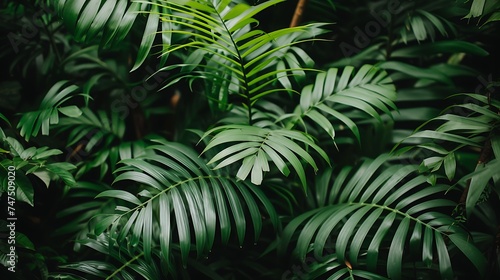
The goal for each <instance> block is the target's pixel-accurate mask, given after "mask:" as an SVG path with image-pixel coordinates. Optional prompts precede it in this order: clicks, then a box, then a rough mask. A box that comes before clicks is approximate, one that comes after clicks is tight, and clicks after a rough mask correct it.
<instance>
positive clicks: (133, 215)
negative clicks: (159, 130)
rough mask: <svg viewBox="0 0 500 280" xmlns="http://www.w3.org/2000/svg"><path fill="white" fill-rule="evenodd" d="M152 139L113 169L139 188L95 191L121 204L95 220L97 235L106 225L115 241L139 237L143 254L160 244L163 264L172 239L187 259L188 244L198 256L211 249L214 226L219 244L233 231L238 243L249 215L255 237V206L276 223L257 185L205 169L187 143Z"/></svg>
mask: <svg viewBox="0 0 500 280" xmlns="http://www.w3.org/2000/svg"><path fill="white" fill-rule="evenodd" d="M155 142H156V143H157V145H152V146H150V147H149V148H148V149H149V152H147V155H146V156H144V157H139V158H134V159H128V160H123V161H122V163H123V164H124V165H125V166H123V167H121V168H119V169H117V171H116V172H117V173H119V175H118V176H117V178H116V180H115V182H122V181H133V182H135V183H138V184H140V185H141V186H143V187H142V188H141V191H140V192H139V193H137V194H135V193H132V192H129V191H126V190H109V191H105V192H103V193H101V194H99V195H98V196H97V197H113V198H116V199H118V201H119V202H121V203H120V204H121V206H119V207H118V208H117V211H116V213H115V214H112V215H109V216H108V218H107V219H102V220H101V221H100V222H99V223H97V224H96V226H95V228H96V231H97V232H96V234H100V233H101V232H102V231H103V230H105V229H106V228H107V227H108V226H110V225H111V228H110V230H109V231H110V233H111V235H112V237H113V238H116V239H117V242H119V243H120V242H125V241H126V240H128V241H129V242H130V245H131V246H132V247H133V248H135V247H137V246H138V244H139V242H140V241H142V244H143V247H144V255H145V257H146V258H150V257H151V252H152V251H151V250H152V248H153V247H156V246H159V248H160V252H161V254H162V257H163V260H164V261H166V263H167V264H168V263H169V258H170V255H171V250H172V245H173V244H174V242H175V243H178V244H179V246H180V251H181V255H182V260H183V263H184V264H186V262H187V257H188V254H189V252H190V250H191V246H192V244H193V243H194V246H195V248H196V252H197V254H198V256H201V255H204V254H206V253H207V252H208V251H209V250H210V249H211V248H212V246H213V243H214V240H215V236H216V232H217V231H218V230H217V227H218V228H219V230H220V234H221V239H222V242H223V243H227V242H228V240H229V237H230V234H231V231H232V230H236V233H237V236H238V240H239V242H240V244H242V243H243V241H244V238H245V235H246V231H247V228H249V226H248V225H247V221H248V220H251V221H252V225H251V227H250V228H253V231H254V235H255V238H256V239H257V238H258V237H259V234H260V230H261V228H262V220H263V218H262V215H264V214H263V213H261V210H260V209H259V205H262V206H263V207H264V208H265V209H266V211H267V213H268V215H269V217H270V220H271V221H272V223H273V225H274V226H275V227H276V228H279V221H278V217H277V215H276V213H275V210H274V208H273V206H272V205H271V203H270V202H269V200H268V199H267V197H266V196H265V195H264V194H263V192H262V191H261V190H260V189H259V188H257V187H255V186H253V185H250V184H246V183H245V182H242V181H239V182H237V181H235V180H234V179H232V178H229V177H227V176H226V175H224V174H222V173H219V172H216V171H212V170H210V169H209V168H207V167H206V165H205V162H204V161H203V160H201V159H200V158H198V155H197V154H196V152H195V151H193V150H191V149H190V148H188V147H186V146H183V145H181V144H177V143H171V142H166V141H164V140H155ZM153 151H154V152H153ZM242 205H246V207H242ZM247 216H249V217H250V219H248V217H247ZM97 229H100V230H97ZM153 232H154V234H153ZM156 237H157V238H156ZM193 239H194V240H193ZM174 240H177V241H174Z"/></svg>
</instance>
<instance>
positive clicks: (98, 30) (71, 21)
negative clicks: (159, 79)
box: [51, 0, 171, 70]
mask: <svg viewBox="0 0 500 280" xmlns="http://www.w3.org/2000/svg"><path fill="white" fill-rule="evenodd" d="M51 1H52V2H53V3H54V5H55V6H56V7H57V12H58V14H59V16H60V17H61V18H62V19H63V22H64V24H65V26H66V27H67V28H68V29H69V31H70V32H71V33H72V34H73V36H74V38H75V39H76V40H77V41H79V42H87V43H88V42H94V41H98V42H100V45H101V47H102V48H104V49H109V48H112V47H114V46H117V45H118V44H119V43H121V42H122V41H123V40H124V39H125V37H126V36H127V35H129V33H130V32H131V30H132V27H133V25H134V23H136V22H137V21H139V19H141V18H142V16H140V15H141V13H144V12H150V13H149V15H148V18H147V20H146V22H145V24H144V31H143V33H142V34H143V37H142V39H141V43H140V44H139V52H138V55H137V57H136V61H135V64H134V66H133V68H132V70H135V69H137V68H138V67H139V66H140V65H142V63H143V62H144V61H145V59H146V57H147V56H148V54H149V53H150V52H151V49H152V47H153V42H154V39H155V37H156V35H157V30H158V29H160V30H167V29H169V28H170V26H169V25H168V24H160V21H159V14H158V12H160V11H163V10H158V9H162V7H161V6H159V5H151V4H148V3H140V2H138V1H128V0H109V1H104V0H78V1H66V0H51ZM156 2H162V1H156ZM163 12H166V11H163ZM160 37H161V40H162V42H163V43H164V44H170V40H171V38H170V37H169V36H168V35H163V36H160Z"/></svg>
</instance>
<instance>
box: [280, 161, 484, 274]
mask: <svg viewBox="0 0 500 280" xmlns="http://www.w3.org/2000/svg"><path fill="white" fill-rule="evenodd" d="M388 159H389V157H388V156H387V155H383V156H380V157H378V158H376V159H374V160H365V161H364V162H363V163H362V164H361V165H360V166H359V167H357V168H356V169H352V167H346V168H344V169H342V170H341V171H340V173H339V175H338V176H337V177H332V171H331V170H330V171H327V172H330V175H329V176H330V177H331V178H332V180H333V181H332V182H331V183H330V184H328V185H327V186H325V185H317V186H316V188H321V189H323V188H325V187H327V188H328V191H327V192H322V193H323V194H324V195H325V198H323V200H325V201H327V202H328V203H327V204H328V205H327V206H324V207H321V208H317V209H315V210H312V211H309V212H306V213H304V214H302V215H300V216H298V217H296V218H295V219H293V220H292V221H291V222H290V223H289V224H288V225H287V226H286V228H285V229H284V231H283V235H282V238H281V246H282V247H281V249H280V250H281V253H282V254H283V253H284V250H285V248H286V246H287V244H288V243H289V242H290V241H291V239H292V237H293V236H297V245H296V248H295V253H296V254H297V255H298V257H299V258H300V259H304V258H305V256H306V254H307V253H308V250H309V249H308V248H309V246H310V245H311V244H313V247H314V254H315V256H318V257H320V256H322V255H323V252H324V250H325V248H328V249H329V250H330V252H332V253H334V254H336V256H337V257H338V259H339V261H340V262H344V261H348V262H350V263H351V264H352V267H353V268H358V267H361V268H363V267H366V268H367V269H368V270H370V271H376V268H377V266H378V265H380V264H386V267H387V275H388V276H389V277H390V278H391V279H402V277H403V276H402V275H403V270H404V264H405V263H407V262H415V263H419V264H421V265H424V266H426V267H428V268H436V267H435V264H437V265H438V267H439V271H440V273H441V275H442V276H443V277H444V278H451V275H452V267H451V265H452V264H451V261H450V248H451V247H450V246H449V244H450V241H451V244H453V245H454V246H456V247H457V248H458V249H459V250H461V251H462V252H463V253H464V254H465V255H466V256H467V257H468V258H469V259H470V261H471V262H472V263H473V264H474V265H475V266H476V267H477V269H478V271H480V272H484V269H483V268H484V266H485V265H486V259H485V258H484V256H483V255H482V254H481V253H480V251H479V250H478V249H477V248H476V247H475V246H474V245H473V243H472V242H471V241H470V240H469V236H468V234H467V233H466V232H465V231H464V230H463V229H461V228H460V227H459V226H458V225H455V220H454V219H453V218H452V217H451V216H448V215H446V214H443V213H442V211H440V210H441V209H443V207H453V206H455V205H456V203H455V202H453V201H450V200H448V199H446V198H444V197H443V194H444V193H445V192H446V191H447V189H448V187H447V186H445V185H435V186H427V187H426V186H425V185H427V183H426V177H425V176H421V175H418V176H415V175H414V174H415V172H416V171H417V166H401V165H393V166H391V167H389V168H387V169H385V170H384V169H382V168H381V166H382V164H383V163H384V162H386V161H387V160H388ZM335 178H336V179H335ZM320 182H322V183H323V184H324V183H325V181H324V180H321V181H320ZM295 234H297V235H295ZM408 256H411V257H408Z"/></svg>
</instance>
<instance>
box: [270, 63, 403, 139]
mask: <svg viewBox="0 0 500 280" xmlns="http://www.w3.org/2000/svg"><path fill="white" fill-rule="evenodd" d="M338 72H339V70H338V69H337V68H330V69H329V70H328V71H327V72H326V73H319V74H317V76H316V81H315V83H314V84H311V85H308V86H305V87H304V88H303V89H302V92H301V95H300V105H299V106H297V108H296V109H295V110H294V113H292V114H286V115H284V116H282V117H280V118H279V119H278V121H284V120H286V119H290V120H291V121H289V122H286V123H285V125H286V127H293V126H295V124H296V123H297V122H299V121H300V122H303V119H304V118H308V119H309V120H310V121H313V122H314V123H316V124H317V125H318V126H319V127H321V128H322V129H323V130H324V131H326V132H327V133H328V135H329V136H330V137H331V138H332V140H335V129H334V125H333V124H332V122H333V121H330V120H329V119H328V118H327V117H330V118H334V119H335V120H338V121H340V122H342V123H343V124H344V125H346V126H347V127H348V128H349V129H350V130H351V131H352V132H353V134H354V136H355V137H356V138H357V140H358V141H360V134H359V129H358V126H357V125H356V123H355V122H354V121H353V120H352V119H350V118H349V117H348V116H347V115H346V114H345V113H341V111H345V107H348V108H354V109H356V110H359V111H362V112H364V113H366V114H367V115H368V116H370V117H373V118H375V119H377V120H379V121H381V117H380V114H379V112H378V111H382V112H383V113H386V114H389V115H391V110H397V108H396V105H395V104H394V101H395V100H396V91H395V90H396V89H395V87H394V85H393V84H392V83H391V80H390V79H389V78H388V77H387V73H386V72H385V71H381V70H380V69H378V68H376V67H373V66H372V65H364V66H362V67H361V68H360V69H359V70H358V71H357V73H356V74H355V75H353V72H354V67H351V66H348V67H345V68H344V70H343V72H342V73H341V74H338ZM325 115H326V116H325Z"/></svg>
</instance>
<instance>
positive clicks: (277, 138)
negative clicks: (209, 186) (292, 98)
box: [202, 125, 329, 187]
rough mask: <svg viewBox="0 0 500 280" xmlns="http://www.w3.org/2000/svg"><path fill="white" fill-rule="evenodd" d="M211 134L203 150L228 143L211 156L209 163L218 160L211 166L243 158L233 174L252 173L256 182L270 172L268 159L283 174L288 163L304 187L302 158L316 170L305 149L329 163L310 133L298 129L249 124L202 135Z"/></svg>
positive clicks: (287, 173)
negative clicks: (312, 151) (270, 127)
mask: <svg viewBox="0 0 500 280" xmlns="http://www.w3.org/2000/svg"><path fill="white" fill-rule="evenodd" d="M213 133H215V135H214V137H213V138H212V139H211V140H210V142H209V143H208V144H207V146H206V147H205V150H204V151H207V150H210V149H213V148H214V147H216V146H219V145H222V144H226V145H228V146H227V147H225V148H224V149H223V150H221V151H220V152H219V153H217V154H216V155H215V156H214V157H212V159H211V160H210V162H209V163H208V164H214V163H217V165H216V166H215V167H214V169H219V168H222V167H225V166H228V165H231V164H234V163H236V162H239V161H242V163H241V166H240V168H239V170H238V172H237V174H236V177H237V178H238V179H240V180H245V179H246V178H247V177H248V175H250V174H251V176H250V177H251V182H252V183H254V184H256V185H260V184H261V183H262V180H263V178H264V172H269V171H270V166H269V161H271V162H272V163H274V165H275V166H276V167H277V168H278V170H279V171H280V172H281V173H282V174H283V175H285V176H288V175H289V174H290V169H289V166H288V164H290V165H291V166H292V167H293V169H294V170H295V172H296V173H297V175H298V177H299V179H300V182H301V183H302V186H303V187H305V186H306V172H305V169H304V166H303V161H305V162H306V163H308V164H309V165H311V166H312V167H313V168H314V171H315V172H316V171H317V170H318V167H317V165H316V162H315V160H314V158H313V157H312V156H311V155H310V152H309V151H307V150H306V149H308V148H310V149H312V150H314V151H316V153H318V154H319V155H320V156H321V157H322V158H323V159H324V160H325V161H327V162H329V158H328V156H327V154H326V153H325V151H323V149H321V148H320V147H319V146H318V145H316V144H315V143H314V140H313V139H311V138H310V137H309V136H307V135H306V134H304V133H301V132H298V131H293V130H288V129H269V128H260V127H252V126H248V125H224V126H219V127H216V128H214V129H211V130H209V131H207V132H206V133H205V135H204V136H203V137H202V138H205V137H207V136H208V135H211V134H213ZM230 143H231V144H230ZM299 143H300V144H299ZM302 145H304V146H305V147H303V146H302Z"/></svg>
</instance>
